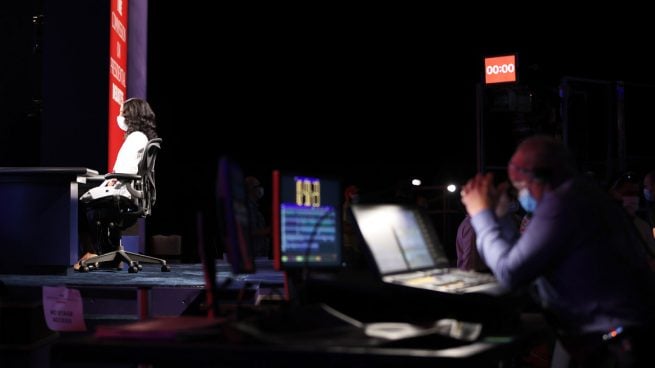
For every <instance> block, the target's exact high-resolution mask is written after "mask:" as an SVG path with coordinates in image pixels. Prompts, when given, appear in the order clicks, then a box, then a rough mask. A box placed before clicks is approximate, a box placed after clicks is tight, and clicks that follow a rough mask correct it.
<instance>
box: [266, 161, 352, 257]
mask: <svg viewBox="0 0 655 368" xmlns="http://www.w3.org/2000/svg"><path fill="white" fill-rule="evenodd" d="M340 187H341V186H340V183H339V180H337V179H335V178H328V177H323V176H311V175H300V174H292V173H284V172H280V171H278V170H276V171H274V172H273V190H272V192H273V202H272V203H273V214H272V236H273V260H274V266H275V269H277V270H281V269H285V270H287V269H294V268H295V269H300V268H305V269H306V268H323V269H327V268H333V267H340V266H341V263H342V239H341V195H340V194H341V193H340Z"/></svg>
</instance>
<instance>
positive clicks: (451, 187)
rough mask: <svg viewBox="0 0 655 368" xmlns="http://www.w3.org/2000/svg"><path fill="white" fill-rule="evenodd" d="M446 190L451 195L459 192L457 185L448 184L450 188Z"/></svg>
mask: <svg viewBox="0 0 655 368" xmlns="http://www.w3.org/2000/svg"><path fill="white" fill-rule="evenodd" d="M446 190H447V191H449V192H451V193H455V191H456V190H457V185H455V184H448V186H447V187H446Z"/></svg>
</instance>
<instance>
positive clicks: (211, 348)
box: [51, 336, 522, 367]
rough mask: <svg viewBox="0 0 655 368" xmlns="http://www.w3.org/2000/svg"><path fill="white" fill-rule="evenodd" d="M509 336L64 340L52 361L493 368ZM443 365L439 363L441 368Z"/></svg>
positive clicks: (513, 344)
mask: <svg viewBox="0 0 655 368" xmlns="http://www.w3.org/2000/svg"><path fill="white" fill-rule="evenodd" d="M521 346H522V345H521V342H520V341H519V340H518V339H515V338H512V337H502V338H497V337H496V338H493V339H486V340H481V341H479V342H474V343H472V344H467V345H462V346H458V347H454V348H446V349H426V348H390V347H353V346H336V345H335V346H326V345H323V344H317V345H314V346H312V345H310V344H303V345H302V346H282V345H261V344H252V343H243V342H241V343H240V342H225V341H220V340H219V341H216V340H214V341H211V340H200V341H149V340H125V339H123V340H117V339H98V338H94V337H70V336H64V337H62V338H61V339H59V341H57V342H55V343H54V345H53V346H52V349H51V354H52V358H53V361H55V362H87V363H89V364H92V363H101V362H104V363H106V362H115V363H139V362H140V363H152V364H157V363H166V364H183V365H184V366H194V367H197V366H205V365H207V366H218V365H221V366H230V367H231V366H244V367H251V366H266V367H269V366H270V367H296V366H298V367H307V366H312V367H322V366H331V367H333V366H376V367H398V366H403V367H423V366H426V367H428V366H429V367H434V366H435V364H437V363H441V364H447V366H449V367H450V366H475V367H486V366H489V367H497V366H498V362H499V361H502V360H504V359H510V358H512V357H513V356H514V355H515V354H516V352H517V350H518V349H520V347H521ZM442 366H443V365H442Z"/></svg>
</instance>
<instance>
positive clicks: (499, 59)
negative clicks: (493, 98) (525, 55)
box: [484, 55, 516, 84]
mask: <svg viewBox="0 0 655 368" xmlns="http://www.w3.org/2000/svg"><path fill="white" fill-rule="evenodd" d="M506 82H516V55H505V56H495V57H487V58H484V83H485V84H494V83H506Z"/></svg>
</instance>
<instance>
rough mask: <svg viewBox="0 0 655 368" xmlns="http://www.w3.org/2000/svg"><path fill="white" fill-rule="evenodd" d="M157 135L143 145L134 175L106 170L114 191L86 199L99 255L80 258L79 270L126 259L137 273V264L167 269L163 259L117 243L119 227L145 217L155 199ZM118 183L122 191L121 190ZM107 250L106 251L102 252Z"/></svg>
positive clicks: (106, 177) (158, 146)
mask: <svg viewBox="0 0 655 368" xmlns="http://www.w3.org/2000/svg"><path fill="white" fill-rule="evenodd" d="M161 141H162V140H161V138H155V139H152V140H150V141H149V142H148V144H147V145H146V147H145V150H144V153H143V158H142V159H141V161H140V162H139V169H138V173H137V174H121V173H110V174H107V175H105V179H117V180H118V181H119V182H120V184H117V186H116V187H115V188H112V189H113V190H114V192H112V193H114V194H112V195H108V196H105V197H102V198H98V199H94V200H92V201H90V202H88V204H87V206H88V208H89V209H90V211H92V214H93V220H94V222H95V224H96V230H97V232H98V237H97V238H98V243H99V247H100V252H99V253H101V254H100V255H98V256H95V257H91V258H89V259H87V260H83V261H80V268H79V270H80V271H81V272H88V271H91V270H93V269H98V268H100V264H101V263H109V264H110V265H111V267H114V268H117V269H121V267H120V265H121V262H126V263H127V265H128V271H129V272H130V273H135V272H139V270H141V268H142V267H141V263H154V264H161V270H162V272H168V271H170V267H169V266H168V265H167V264H166V261H165V260H163V259H161V258H155V257H150V256H146V255H143V254H138V253H133V252H128V251H125V249H124V248H123V244H122V243H121V234H122V232H123V230H125V229H127V228H128V227H130V226H132V225H134V224H135V223H136V221H137V219H139V218H141V217H146V216H149V215H150V214H151V212H152V207H153V205H154V204H155V201H156V199H157V190H156V187H155V162H156V160H157V154H158V153H159V149H160V148H161ZM121 186H125V189H126V190H127V192H129V194H130V196H127V195H126V193H125V190H123V191H122V192H121V190H120V189H121ZM109 249H111V250H112V251H110V252H108V253H102V252H103V251H105V250H109Z"/></svg>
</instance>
